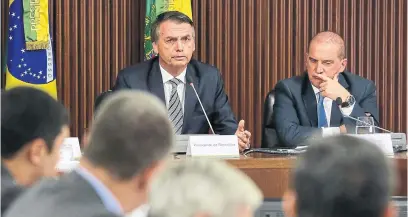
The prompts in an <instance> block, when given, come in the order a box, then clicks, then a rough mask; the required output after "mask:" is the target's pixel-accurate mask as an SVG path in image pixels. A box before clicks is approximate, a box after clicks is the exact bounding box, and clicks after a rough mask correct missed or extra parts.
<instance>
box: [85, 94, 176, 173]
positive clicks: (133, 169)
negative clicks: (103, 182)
mask: <svg viewBox="0 0 408 217" xmlns="http://www.w3.org/2000/svg"><path fill="white" fill-rule="evenodd" d="M173 142H174V133H173V130H172V126H171V123H170V121H169V119H168V116H167V110H166V108H165V106H164V103H163V102H161V101H160V99H158V98H157V97H156V96H154V95H152V94H150V93H147V92H141V91H135V90H121V91H118V92H114V93H113V94H112V95H111V96H109V98H107V99H106V100H104V102H102V104H101V107H100V108H99V109H98V111H97V113H96V116H95V120H94V122H93V126H92V127H91V132H90V138H89V145H88V147H87V149H86V150H85V153H84V157H86V158H87V159H88V160H89V161H90V162H92V163H93V164H94V165H96V166H100V167H102V168H104V169H106V170H107V171H109V172H110V173H111V174H112V175H113V176H115V177H116V178H118V179H121V180H126V179H130V178H132V177H133V176H135V175H137V174H138V173H140V172H141V171H142V170H144V169H146V168H148V167H149V166H150V165H152V164H153V163H155V162H157V161H160V160H162V159H164V158H165V156H167V155H168V153H169V151H170V148H171V146H172V145H173Z"/></svg>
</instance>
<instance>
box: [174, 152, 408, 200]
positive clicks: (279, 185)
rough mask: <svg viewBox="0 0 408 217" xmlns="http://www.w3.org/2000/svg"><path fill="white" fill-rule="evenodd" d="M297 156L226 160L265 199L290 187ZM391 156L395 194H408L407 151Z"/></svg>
mask: <svg viewBox="0 0 408 217" xmlns="http://www.w3.org/2000/svg"><path fill="white" fill-rule="evenodd" d="M189 158H190V157H188V156H185V155H175V156H174V159H176V160H183V159H189ZM296 158H297V157H296V156H294V155H271V154H263V153H250V154H247V155H246V156H243V155H241V156H240V157H239V158H225V159H224V160H226V161H227V162H228V163H229V164H231V165H233V166H235V167H237V168H239V169H241V170H242V171H243V172H244V173H246V174H247V175H248V176H249V177H251V178H252V180H254V182H255V183H256V184H257V185H258V187H259V188H260V189H261V190H262V192H263V194H264V198H265V199H280V198H281V197H282V196H283V193H284V192H285V190H286V189H287V188H288V185H289V178H290V173H291V170H292V169H293V168H294V166H295V163H296ZM390 158H392V159H393V160H394V163H395V167H396V170H397V188H396V191H395V193H394V196H407V152H401V153H396V154H395V155H394V156H393V157H390Z"/></svg>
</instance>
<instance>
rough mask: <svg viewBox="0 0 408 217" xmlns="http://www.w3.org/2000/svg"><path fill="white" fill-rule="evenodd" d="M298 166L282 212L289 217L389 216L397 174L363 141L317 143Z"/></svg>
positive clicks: (340, 139) (345, 138)
mask: <svg viewBox="0 0 408 217" xmlns="http://www.w3.org/2000/svg"><path fill="white" fill-rule="evenodd" d="M312 143H313V144H310V145H309V148H308V150H307V152H306V153H304V154H303V156H301V157H300V159H299V160H298V162H297V165H296V168H295V170H294V171H293V174H292V175H293V177H292V181H291V185H290V190H288V191H287V192H286V193H285V196H284V203H283V208H284V211H285V213H286V216H287V217H345V216H347V217H391V216H393V215H394V210H393V207H392V205H391V201H390V198H391V194H392V193H393V192H392V190H393V180H394V173H393V172H394V171H393V169H392V167H391V165H390V163H391V162H389V161H388V159H387V158H386V156H385V155H384V153H383V152H382V151H381V150H380V149H379V148H378V147H376V146H375V145H374V144H371V143H369V142H367V141H365V140H361V139H358V138H354V137H350V136H344V135H343V136H336V137H331V138H325V139H324V140H319V141H316V140H315V141H313V142H312Z"/></svg>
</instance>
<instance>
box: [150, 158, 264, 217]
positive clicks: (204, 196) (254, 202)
mask: <svg viewBox="0 0 408 217" xmlns="http://www.w3.org/2000/svg"><path fill="white" fill-rule="evenodd" d="M149 198H150V201H149V205H150V210H149V211H150V213H149V216H151V217H191V216H194V215H195V214H197V213H205V214H208V215H209V216H212V217H228V216H231V217H232V216H236V215H237V213H236V212H237V211H239V208H240V207H242V206H248V207H250V208H252V210H256V209H257V208H258V207H259V206H260V204H261V203H262V199H263V196H262V193H261V192H260V190H259V188H258V187H257V186H256V185H255V184H254V182H253V181H252V180H251V179H250V178H249V177H248V176H246V175H245V174H244V173H243V172H241V171H239V170H238V169H236V168H233V167H231V166H229V165H227V163H225V162H222V161H217V160H214V159H210V160H185V161H177V162H172V163H171V164H169V165H168V168H166V169H165V170H164V171H163V172H162V173H160V174H159V175H158V177H156V179H155V180H154V181H153V184H152V190H151V192H150V196H149Z"/></svg>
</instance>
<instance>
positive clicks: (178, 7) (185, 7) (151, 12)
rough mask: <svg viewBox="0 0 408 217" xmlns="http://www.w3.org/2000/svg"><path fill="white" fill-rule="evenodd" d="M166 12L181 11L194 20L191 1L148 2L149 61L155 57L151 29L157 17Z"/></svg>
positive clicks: (146, 35)
mask: <svg viewBox="0 0 408 217" xmlns="http://www.w3.org/2000/svg"><path fill="white" fill-rule="evenodd" d="M166 11H179V12H181V13H183V14H185V15H187V16H188V17H190V19H193V16H192V12H191V0H146V18H145V32H144V54H145V56H144V59H145V60H148V59H151V58H152V57H154V56H155V53H154V51H153V45H152V40H151V38H150V28H151V25H152V23H153V22H154V21H155V20H156V17H157V15H159V14H161V13H163V12H166Z"/></svg>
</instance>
